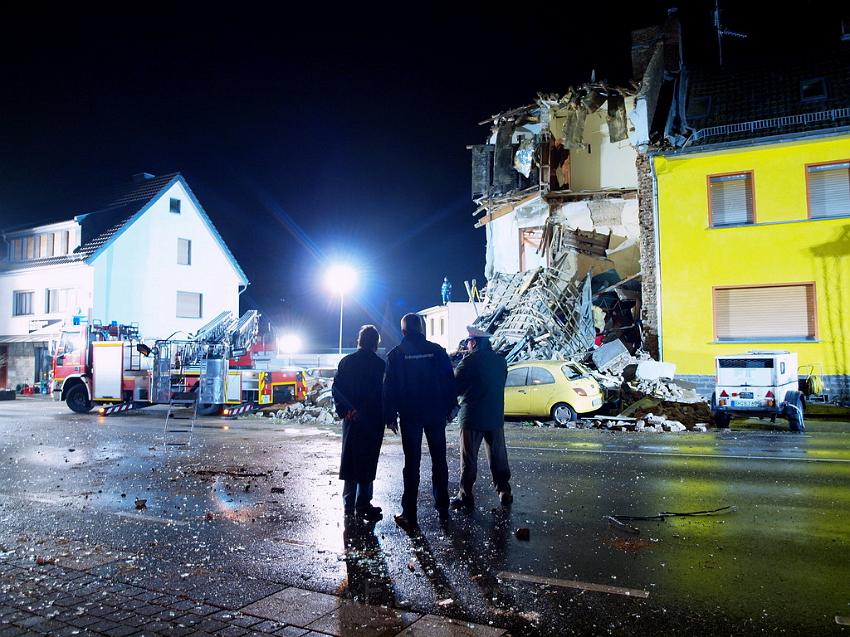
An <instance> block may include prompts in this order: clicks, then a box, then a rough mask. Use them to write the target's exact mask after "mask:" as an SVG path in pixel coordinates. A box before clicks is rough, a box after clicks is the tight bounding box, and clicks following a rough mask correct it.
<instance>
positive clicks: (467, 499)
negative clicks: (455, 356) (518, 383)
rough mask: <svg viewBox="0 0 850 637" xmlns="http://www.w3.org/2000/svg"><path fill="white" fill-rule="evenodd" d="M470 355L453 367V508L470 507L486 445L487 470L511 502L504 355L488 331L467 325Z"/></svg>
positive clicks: (504, 501)
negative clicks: (456, 410) (456, 468)
mask: <svg viewBox="0 0 850 637" xmlns="http://www.w3.org/2000/svg"><path fill="white" fill-rule="evenodd" d="M468 329H469V335H470V338H469V340H468V341H467V348H468V349H469V351H470V353H469V355H468V356H467V357H466V358H464V359H463V360H462V361H461V363H460V364H459V365H458V366H457V369H456V370H455V388H456V390H457V395H458V396H460V415H459V420H460V427H461V431H460V456H461V458H460V488H459V490H458V494H457V497H456V498H455V499H454V500H452V508H454V509H467V510H468V509H472V507H473V506H474V500H473V497H472V485H473V484H475V478H476V477H477V475H478V450H479V449H480V448H481V441H482V440H483V441H484V444H485V445H487V457H488V458H489V459H490V473H491V474H492V475H493V484H494V485H495V486H496V492H497V493H498V494H499V501H500V502H501V504H502V505H503V506H507V505H509V504H510V503H511V502H513V495H511V485H510V479H511V469H510V467H509V466H508V451H507V447H506V446H505V380H506V378H507V376H508V366H507V363H505V359H504V358H503V357H502V356H501V355H500V354H497V353H496V352H494V351H493V349H492V348H491V347H490V338H489V336H490V335H489V334H487V333H486V332H483V331H481V330H479V329H477V328H474V327H470V328H468Z"/></svg>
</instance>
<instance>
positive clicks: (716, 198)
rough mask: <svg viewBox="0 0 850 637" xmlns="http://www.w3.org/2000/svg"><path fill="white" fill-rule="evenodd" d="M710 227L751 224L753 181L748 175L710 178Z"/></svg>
mask: <svg viewBox="0 0 850 637" xmlns="http://www.w3.org/2000/svg"><path fill="white" fill-rule="evenodd" d="M709 183H710V195H711V225H712V226H732V225H738V224H744V223H753V179H752V175H750V174H741V175H724V176H721V177H711V178H710V179H709Z"/></svg>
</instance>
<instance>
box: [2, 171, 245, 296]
mask: <svg viewBox="0 0 850 637" xmlns="http://www.w3.org/2000/svg"><path fill="white" fill-rule="evenodd" d="M177 182H179V183H181V184H182V186H183V188H184V189H185V190H186V192H187V193H188V194H189V197H190V199H191V200H192V203H193V204H194V205H195V207H196V208H197V210H198V213H199V214H200V216H201V219H202V220H203V221H204V223H205V224H206V226H207V228H208V229H209V231H210V233H211V234H212V235H213V237H214V238H215V239H216V241H218V243H219V245H220V246H221V249H222V250H223V251H224V253H225V255H227V257H228V259H229V260H230V262H231V264H232V265H233V268H234V269H235V270H236V272H237V274H238V275H239V277H240V278H241V279H242V282H243V284H244V285H248V277H247V276H245V272H243V270H242V268H241V267H240V266H239V263H238V262H237V261H236V257H234V256H233V253H232V252H231V251H230V249H229V248H228V247H227V244H226V243H225V242H224V239H223V238H222V236H221V235H220V234H219V232H218V230H217V229H216V227H215V226H214V225H213V223H212V220H210V218H209V215H207V213H206V211H205V210H204V208H203V206H201V203H200V202H199V201H198V199H197V197H195V193H193V192H192V189H191V188H189V184H187V183H186V180H185V179H184V178H183V176H182V175H181V174H180V173H170V174H167V175H161V176H159V177H154V176H152V175H147V174H145V175H144V177H143V178H142V179H141V180H139V181H137V182H135V183H134V184H133V185H132V186H131V187H130V188H124V189H121V190H118V191H116V192H113V193H112V194H111V195H110V197H109V198H108V199H106V201H107V203H106V205H105V206H104V207H102V208H99V209H97V210H93V211H92V212H87V213H83V214H79V215H77V216H75V217H74V221H76V222H77V223H78V224H79V225H80V229H81V237H80V245H79V246H78V247H77V248H76V249H75V250H74V251H73V252H72V253H70V254H66V255H62V256H57V257H46V258H43V259H35V260H31V261H22V262H20V263H10V264H4V265H5V267H4V269H5V270H17V269H24V268H33V267H40V266H48V265H57V264H62V263H79V262H85V263H91V261H93V260H94V259H95V258H97V256H98V255H99V254H100V253H101V252H103V251H104V250H105V249H106V248H107V247H108V246H109V245H110V244H111V243H112V242H113V241H114V240H115V239H116V238H118V237H119V236H120V235H121V234H122V233H123V232H124V231H125V230H127V228H129V227H130V226H131V225H132V224H133V222H135V221H136V219H138V218H139V217H141V216H142V215H143V214H144V213H145V212H146V211H147V209H148V208H150V207H151V205H153V203H154V202H155V201H157V200H158V199H159V197H160V196H161V195H162V194H163V193H164V192H165V191H166V190H168V189H169V188H171V186H173V185H174V184H175V183H177Z"/></svg>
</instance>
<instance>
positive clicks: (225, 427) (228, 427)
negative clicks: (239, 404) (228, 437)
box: [222, 425, 230, 431]
mask: <svg viewBox="0 0 850 637" xmlns="http://www.w3.org/2000/svg"><path fill="white" fill-rule="evenodd" d="M222 429H224V430H225V431H227V430H228V429H230V425H225V426H224V427H222Z"/></svg>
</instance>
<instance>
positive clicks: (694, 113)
mask: <svg viewBox="0 0 850 637" xmlns="http://www.w3.org/2000/svg"><path fill="white" fill-rule="evenodd" d="M709 110H711V98H710V97H708V96H705V97H692V98H691V99H690V101H689V102H688V112H687V116H688V119H689V120H698V119H705V118H706V117H707V116H708V112H709Z"/></svg>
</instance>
